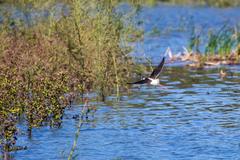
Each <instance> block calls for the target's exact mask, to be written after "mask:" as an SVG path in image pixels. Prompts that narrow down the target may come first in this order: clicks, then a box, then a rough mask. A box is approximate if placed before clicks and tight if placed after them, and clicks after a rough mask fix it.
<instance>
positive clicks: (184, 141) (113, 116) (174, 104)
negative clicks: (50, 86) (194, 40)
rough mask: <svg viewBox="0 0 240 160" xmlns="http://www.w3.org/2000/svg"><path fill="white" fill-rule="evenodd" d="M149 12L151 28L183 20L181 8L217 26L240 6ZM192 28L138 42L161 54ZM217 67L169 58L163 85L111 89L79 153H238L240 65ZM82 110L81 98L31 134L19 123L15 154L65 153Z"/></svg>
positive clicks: (86, 158) (97, 157)
mask: <svg viewBox="0 0 240 160" xmlns="http://www.w3.org/2000/svg"><path fill="white" fill-rule="evenodd" d="M143 11H144V12H143V13H141V15H140V16H143V17H147V18H145V19H146V20H147V23H146V24H145V25H146V31H147V30H148V29H147V28H151V27H153V26H157V27H164V26H165V24H169V25H173V26H174V25H177V26H179V23H180V21H179V18H181V17H182V15H190V16H191V15H192V16H193V17H195V18H194V19H196V17H198V20H199V21H197V22H198V23H200V24H199V25H202V26H211V27H213V28H218V27H219V25H222V24H223V22H224V21H225V20H226V19H228V18H230V19H229V21H233V22H234V20H235V19H236V20H238V21H239V18H240V15H239V13H240V12H239V9H231V8H230V9H214V8H188V7H176V6H171V7H170V6H158V7H155V8H153V9H152V8H145V9H144V10H143ZM185 12H186V13H185ZM160 13H161V14H160ZM161 15H162V16H161ZM161 17H162V18H163V19H164V18H165V20H162V18H161ZM186 23H187V22H186ZM173 28H174V27H173ZM149 30H150V29H149ZM186 35H187V34H186V32H178V31H176V32H171V34H170V33H169V34H165V36H159V37H155V38H154V37H149V38H146V39H145V40H144V41H143V42H141V43H139V44H137V45H138V47H140V48H141V47H143V51H144V52H145V53H146V54H147V55H149V56H151V57H157V58H156V59H155V60H156V61H157V60H158V59H160V57H161V56H162V51H163V50H164V49H166V47H167V46H169V45H170V47H173V48H174V47H175V49H176V51H177V50H179V48H180V47H181V46H182V45H184V44H186V43H187V42H186V41H187V37H186ZM141 45H143V46H141ZM219 71H220V69H219V68H215V69H204V70H190V69H186V68H183V67H171V66H170V65H168V66H167V67H165V70H164V72H163V74H162V77H161V82H162V84H163V85H165V87H152V86H147V85H145V86H141V87H140V88H139V87H138V86H132V87H130V91H129V93H127V92H125V91H124V92H122V94H123V95H122V97H121V98H120V101H118V102H116V99H115V98H114V96H112V97H109V98H108V99H107V101H106V103H100V102H99V103H96V104H95V105H96V106H97V111H96V113H95V114H94V116H93V115H90V116H89V120H88V121H86V122H85V123H84V125H83V126H82V128H81V132H80V136H79V139H78V143H77V148H76V151H75V154H74V155H75V159H81V160H92V159H94V160H106V159H109V160H122V159H124V160H126V159H127V160H129V159H130V160H142V159H146V160H149V159H156V160H159V159H171V160H172V159H183V160H187V159H229V160H230V159H239V158H240V105H239V104H240V98H239V97H240V85H239V83H240V79H239V78H240V77H239V76H240V67H239V66H231V67H227V68H226V71H227V72H228V76H227V77H225V78H224V79H221V78H220V77H219ZM80 109H81V106H78V105H76V106H73V107H72V108H70V109H67V110H66V112H65V116H64V119H63V124H62V127H61V128H60V129H50V128H48V127H42V128H39V129H34V130H33V137H32V138H31V139H29V138H28V137H27V136H26V135H25V133H26V129H25V128H24V127H20V128H21V130H20V132H19V135H18V140H17V145H20V146H27V147H28V149H27V150H21V151H17V152H14V153H13V157H14V159H16V160H39V159H46V160H47V159H51V160H56V159H66V158H67V156H68V154H69V152H70V149H71V147H72V144H73V141H74V137H75V131H76V129H77V128H76V126H77V123H78V120H77V119H74V118H73V117H75V116H76V115H78V114H79V112H80ZM20 126H22V125H21V124H20Z"/></svg>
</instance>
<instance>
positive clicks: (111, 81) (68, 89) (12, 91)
mask: <svg viewBox="0 0 240 160" xmlns="http://www.w3.org/2000/svg"><path fill="white" fill-rule="evenodd" d="M14 2H15V1H14ZM14 2H12V3H11V5H13V6H14V7H16V8H17V9H18V10H20V11H21V12H22V13H24V15H25V16H26V18H27V16H28V13H30V12H32V11H34V8H38V9H42V10H44V9H45V10H50V12H49V16H48V17H46V19H44V20H41V21H39V22H38V23H36V24H34V25H26V23H24V22H22V21H21V20H19V19H12V18H11V16H10V15H9V13H8V12H7V11H6V12H5V13H4V16H5V17H4V22H3V24H2V25H1V26H0V43H1V46H0V75H1V76H0V98H1V101H0V121H1V124H0V144H1V150H2V152H4V153H7V152H10V151H12V150H14V146H15V143H16V140H17V133H18V129H17V127H16V125H17V123H18V120H19V119H24V121H26V124H27V128H28V134H29V136H31V130H32V128H34V127H41V126H46V125H49V126H50V127H59V126H60V125H61V119H62V116H63V112H64V109H65V108H66V107H67V106H69V103H70V102H71V101H72V99H73V98H74V96H76V97H78V96H77V95H79V94H80V95H83V94H85V93H88V92H96V93H98V95H99V96H100V97H101V98H102V99H104V97H105V96H106V95H108V94H111V93H113V92H115V93H117V94H119V92H120V86H121V85H122V84H125V83H126V80H127V78H128V76H129V73H130V72H131V70H132V67H133V61H132V59H131V58H130V57H129V56H128V49H127V48H126V47H125V46H124V45H123V43H122V41H123V39H122V37H127V36H122V34H128V33H126V32H125V29H124V25H123V22H122V21H121V17H119V16H118V15H117V14H115V13H114V6H115V2H112V1H101V2H99V1H96V2H95V1H91V2H89V1H87V0H82V1H78V0H73V1H65V3H66V4H67V5H68V9H69V13H68V14H67V15H65V14H64V13H62V15H61V18H60V19H58V20H56V19H55V18H54V13H53V12H51V7H53V6H54V5H55V4H56V2H55V1H44V2H43V1H42V2H41V3H39V2H36V3H35V2H31V5H30V6H32V8H26V7H29V3H28V2H25V1H24V2H25V3H20V2H16V4H14ZM38 6H41V7H38ZM44 7H45V8H44ZM5 158H6V155H5Z"/></svg>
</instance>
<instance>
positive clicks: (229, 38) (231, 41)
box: [189, 25, 240, 60]
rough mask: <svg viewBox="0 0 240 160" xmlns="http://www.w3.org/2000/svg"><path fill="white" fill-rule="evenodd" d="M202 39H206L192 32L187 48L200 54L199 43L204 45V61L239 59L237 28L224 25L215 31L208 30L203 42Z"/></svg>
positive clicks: (239, 37) (239, 35)
mask: <svg viewBox="0 0 240 160" xmlns="http://www.w3.org/2000/svg"><path fill="white" fill-rule="evenodd" d="M203 39H206V38H205V37H203V36H200V35H199V34H196V33H194V32H193V33H192V36H191V38H190V41H189V48H190V49H191V50H192V51H194V52H198V53H200V51H199V49H198V48H199V43H205V44H206V45H205V48H204V52H203V55H204V56H205V58H206V59H215V60H217V59H218V60H237V59H238V58H239V54H238V48H239V44H240V41H239V39H240V32H239V26H235V27H230V26H227V25H224V26H223V27H222V28H220V29H219V30H217V31H213V30H209V32H208V37H207V39H206V41H204V42H203V41H202V40H203ZM201 41H202V42H201ZM196 42H197V43H196Z"/></svg>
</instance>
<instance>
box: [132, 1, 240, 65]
mask: <svg viewBox="0 0 240 160" xmlns="http://www.w3.org/2000/svg"><path fill="white" fill-rule="evenodd" d="M135 21H136V23H139V28H141V29H143V30H144V31H145V33H144V39H142V40H141V41H139V42H138V43H133V46H135V50H134V52H133V55H137V56H149V57H154V59H153V61H154V63H158V62H159V61H160V59H161V55H163V54H164V52H165V51H166V49H167V48H168V47H170V48H171V50H172V51H173V52H174V53H177V52H183V47H188V46H189V41H190V38H191V36H192V35H193V33H194V34H196V35H200V45H199V49H200V51H201V52H204V50H205V47H206V42H207V41H208V34H209V31H212V32H219V30H220V29H222V28H223V27H224V26H226V27H229V26H230V27H233V26H237V25H238V26H239V25H240V23H239V22H240V8H209V7H189V6H181V7H180V6H171V5H170V6H169V5H157V6H154V7H143V9H142V10H141V12H140V13H139V14H138V16H136V19H135ZM154 30H155V32H154Z"/></svg>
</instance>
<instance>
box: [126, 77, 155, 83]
mask: <svg viewBox="0 0 240 160" xmlns="http://www.w3.org/2000/svg"><path fill="white" fill-rule="evenodd" d="M148 82H150V80H149V79H148V78H144V79H142V80H140V81H137V82H132V83H128V84H144V83H148Z"/></svg>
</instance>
